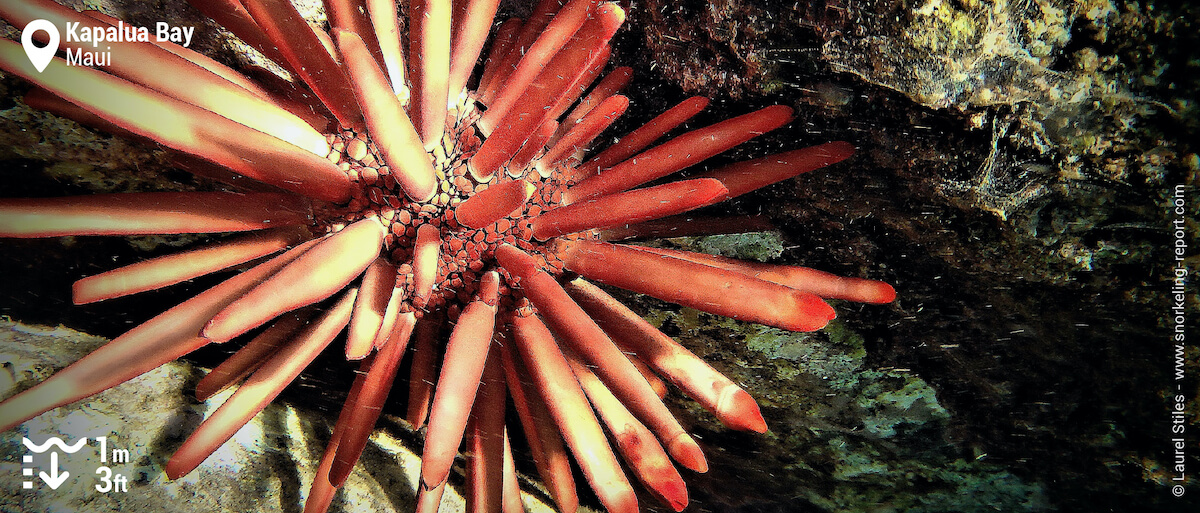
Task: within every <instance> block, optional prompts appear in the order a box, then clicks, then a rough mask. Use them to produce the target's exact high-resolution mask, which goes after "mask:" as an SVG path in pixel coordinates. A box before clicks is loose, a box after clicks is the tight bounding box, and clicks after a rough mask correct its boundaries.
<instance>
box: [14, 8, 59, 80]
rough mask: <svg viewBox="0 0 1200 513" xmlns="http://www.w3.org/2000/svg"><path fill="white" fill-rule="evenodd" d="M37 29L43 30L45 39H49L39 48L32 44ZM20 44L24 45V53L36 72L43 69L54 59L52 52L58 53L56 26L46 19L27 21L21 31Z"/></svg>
mask: <svg viewBox="0 0 1200 513" xmlns="http://www.w3.org/2000/svg"><path fill="white" fill-rule="evenodd" d="M39 30H41V31H43V32H45V33H46V36H47V37H46V39H49V44H47V45H46V46H43V47H41V48H38V46H37V45H35V44H33V33H34V32H37V31H39ZM21 46H24V47H25V55H28V56H29V62H32V63H33V67H35V68H37V70H38V73H41V72H42V71H45V69H46V66H48V65H49V64H50V61H52V60H54V54H56V53H58V27H55V26H54V24H53V23H50V22H49V21H47V20H33V21H31V22H29V24H28V25H25V30H22V31H21Z"/></svg>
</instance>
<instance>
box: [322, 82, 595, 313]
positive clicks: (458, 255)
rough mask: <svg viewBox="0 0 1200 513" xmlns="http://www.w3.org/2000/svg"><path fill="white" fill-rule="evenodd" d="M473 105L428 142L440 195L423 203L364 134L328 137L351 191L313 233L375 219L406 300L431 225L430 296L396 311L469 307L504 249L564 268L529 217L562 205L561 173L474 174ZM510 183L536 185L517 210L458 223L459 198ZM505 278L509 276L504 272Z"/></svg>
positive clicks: (506, 295) (513, 168) (462, 107)
mask: <svg viewBox="0 0 1200 513" xmlns="http://www.w3.org/2000/svg"><path fill="white" fill-rule="evenodd" d="M473 103H474V101H473V100H470V99H467V100H465V101H464V102H461V103H460V104H459V106H458V109H456V110H454V111H451V112H450V113H449V115H448V119H447V123H446V130H445V134H444V136H443V137H442V139H441V141H439V142H438V143H436V144H434V145H431V146H432V149H428V148H427V149H428V151H429V156H430V160H431V161H432V162H433V167H434V172H435V174H436V178H437V192H436V193H435V194H434V195H433V197H432V198H430V199H429V200H427V201H423V202H422V201H414V200H412V199H411V198H409V197H407V196H406V195H405V194H404V191H403V190H402V188H401V186H400V184H399V182H398V181H397V179H396V177H395V175H394V173H393V170H391V169H390V168H389V167H388V166H387V165H386V164H385V163H384V159H383V157H382V155H381V154H380V152H379V150H378V148H377V147H376V145H375V144H374V142H372V140H371V138H370V136H369V134H367V133H365V132H362V133H360V132H356V131H354V130H342V131H341V132H338V133H331V134H327V135H326V139H327V141H328V142H329V146H330V152H329V155H328V159H329V160H330V161H331V162H333V163H335V164H337V165H338V167H339V169H341V170H342V171H343V172H344V173H346V175H347V176H348V177H349V179H350V180H351V181H352V182H353V183H354V184H356V187H355V189H354V195H353V197H352V198H351V199H350V201H349V202H348V203H347V204H346V205H344V206H338V205H329V206H326V207H324V208H318V209H316V214H315V228H314V231H316V232H318V233H320V232H325V233H333V232H337V231H340V230H341V229H342V228H344V227H346V226H348V225H349V224H351V223H353V222H355V221H358V220H360V219H365V218H375V219H378V220H379V221H380V222H381V223H382V224H383V225H384V226H385V227H386V228H387V230H388V233H387V235H386V237H385V240H384V245H383V247H384V249H383V255H382V256H384V257H386V258H388V259H389V261H390V262H391V263H392V264H393V265H395V266H397V267H398V268H399V270H400V272H399V273H397V279H398V280H400V282H398V283H397V286H398V287H405V288H407V289H408V290H407V292H408V294H409V297H412V292H413V290H412V289H413V286H414V285H413V283H412V279H411V276H412V262H413V257H414V248H415V246H416V242H417V233H418V229H419V228H421V227H422V226H429V227H433V228H435V229H437V231H438V233H439V235H440V237H439V239H440V243H439V246H438V252H437V254H438V262H437V272H436V278H435V280H434V284H433V294H432V296H431V298H430V300H429V302H428V303H427V304H425V305H422V306H421V308H414V307H413V305H412V303H411V302H408V303H407V304H406V305H405V306H403V307H401V309H402V311H412V310H423V311H431V310H434V309H436V308H439V307H443V306H449V305H453V306H454V308H451V309H452V310H458V309H459V308H461V306H462V305H465V304H466V303H468V302H470V301H471V299H472V298H473V297H474V296H475V294H476V292H477V291H478V289H479V283H480V277H481V276H482V275H483V273H485V272H487V271H489V270H492V269H493V268H495V267H496V266H495V263H494V253H495V250H496V249H497V248H498V247H499V246H500V245H501V244H512V245H514V246H517V247H519V248H521V249H523V250H525V251H527V252H529V253H530V254H532V255H534V256H535V257H536V258H538V260H539V261H541V262H542V263H544V264H545V266H544V267H545V268H546V269H547V270H549V271H551V272H552V273H554V274H561V273H562V265H561V263H560V262H558V260H557V259H556V258H555V257H553V256H552V255H553V253H552V251H551V245H552V244H553V241H539V240H537V239H536V238H534V236H533V232H532V230H531V228H530V223H529V219H530V218H532V217H534V216H537V215H538V214H540V213H542V212H548V211H550V210H553V209H554V208H556V207H557V206H559V205H560V204H561V203H562V198H563V191H564V190H566V188H567V185H569V182H565V181H563V180H562V179H561V178H559V175H558V173H555V172H553V171H550V172H546V171H544V170H543V171H542V172H539V170H538V169H537V168H536V167H535V166H530V165H525V164H524V163H521V164H516V163H513V164H512V165H510V166H506V167H505V169H503V170H502V171H501V172H499V173H496V174H495V175H494V176H492V177H491V178H490V179H489V180H487V181H481V180H478V179H476V178H475V177H474V176H472V174H471V173H469V172H468V170H467V165H466V162H467V160H468V159H470V157H471V156H472V155H473V154H474V153H475V151H476V150H478V149H479V146H480V144H481V142H482V141H481V138H480V137H481V136H480V133H479V130H478V128H477V127H476V126H475V122H476V121H477V120H478V119H479V111H478V110H476V109H475V108H474V107H473ZM514 180H523V181H525V182H527V183H530V184H532V185H533V186H534V188H535V192H534V193H533V194H532V196H531V197H530V198H529V200H528V201H527V202H525V204H523V205H522V206H521V207H519V208H517V209H516V210H514V211H512V212H511V213H509V214H508V215H506V216H504V217H502V218H500V219H499V220H497V221H496V222H494V223H492V224H490V225H488V226H484V227H481V228H471V227H467V226H463V225H462V223H460V222H459V221H458V220H457V218H456V216H455V212H456V209H457V207H458V206H459V205H461V204H462V203H463V202H464V201H466V200H467V199H469V198H471V197H472V196H474V195H475V194H477V193H480V192H483V191H485V190H487V189H488V188H489V187H492V186H495V185H498V184H500V183H504V182H508V181H514ZM580 237H586V238H595V236H594V235H592V234H589V233H581V234H577V235H574V236H571V237H569V238H580ZM502 274H504V275H505V278H506V279H507V278H508V276H507V273H502ZM510 290H511V289H510V288H509V287H508V286H504V285H502V286H501V290H500V292H501V297H502V301H505V302H509V301H512V294H511V292H510Z"/></svg>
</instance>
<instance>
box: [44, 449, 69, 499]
mask: <svg viewBox="0 0 1200 513" xmlns="http://www.w3.org/2000/svg"><path fill="white" fill-rule="evenodd" d="M39 474H40V475H41V476H42V481H45V482H46V484H48V485H50V489H51V490H57V489H58V487H59V486H62V484H63V481H66V480H67V477H69V476H70V475H71V473H70V472H67V471H65V470H64V471H62V473H61V474H59V473H58V453H57V452H51V453H50V473H49V474H47V473H45V472H39Z"/></svg>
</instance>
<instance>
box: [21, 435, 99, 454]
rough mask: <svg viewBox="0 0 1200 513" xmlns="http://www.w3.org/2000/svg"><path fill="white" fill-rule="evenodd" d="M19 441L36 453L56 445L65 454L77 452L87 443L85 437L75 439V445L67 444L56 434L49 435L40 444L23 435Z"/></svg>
mask: <svg viewBox="0 0 1200 513" xmlns="http://www.w3.org/2000/svg"><path fill="white" fill-rule="evenodd" d="M21 443H23V444H25V448H26V449H29V450H30V451H33V452H34V453H37V454H41V453H43V452H46V450H47V449H49V448H50V447H51V446H58V448H59V449H60V450H62V451H63V452H65V453H67V454H75V453H77V452H79V450H80V449H82V448H83V446H84V445H87V438H80V439H79V440H76V441H75V445H67V444H66V443H65V442H63V441H62V439H61V438H59V437H57V436H52V437H50V438H49V439H47V440H46V441H45V442H43V443H42V444H41V445H38V444H35V443H34V442H33V440H30V439H28V438H25V437H21Z"/></svg>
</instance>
